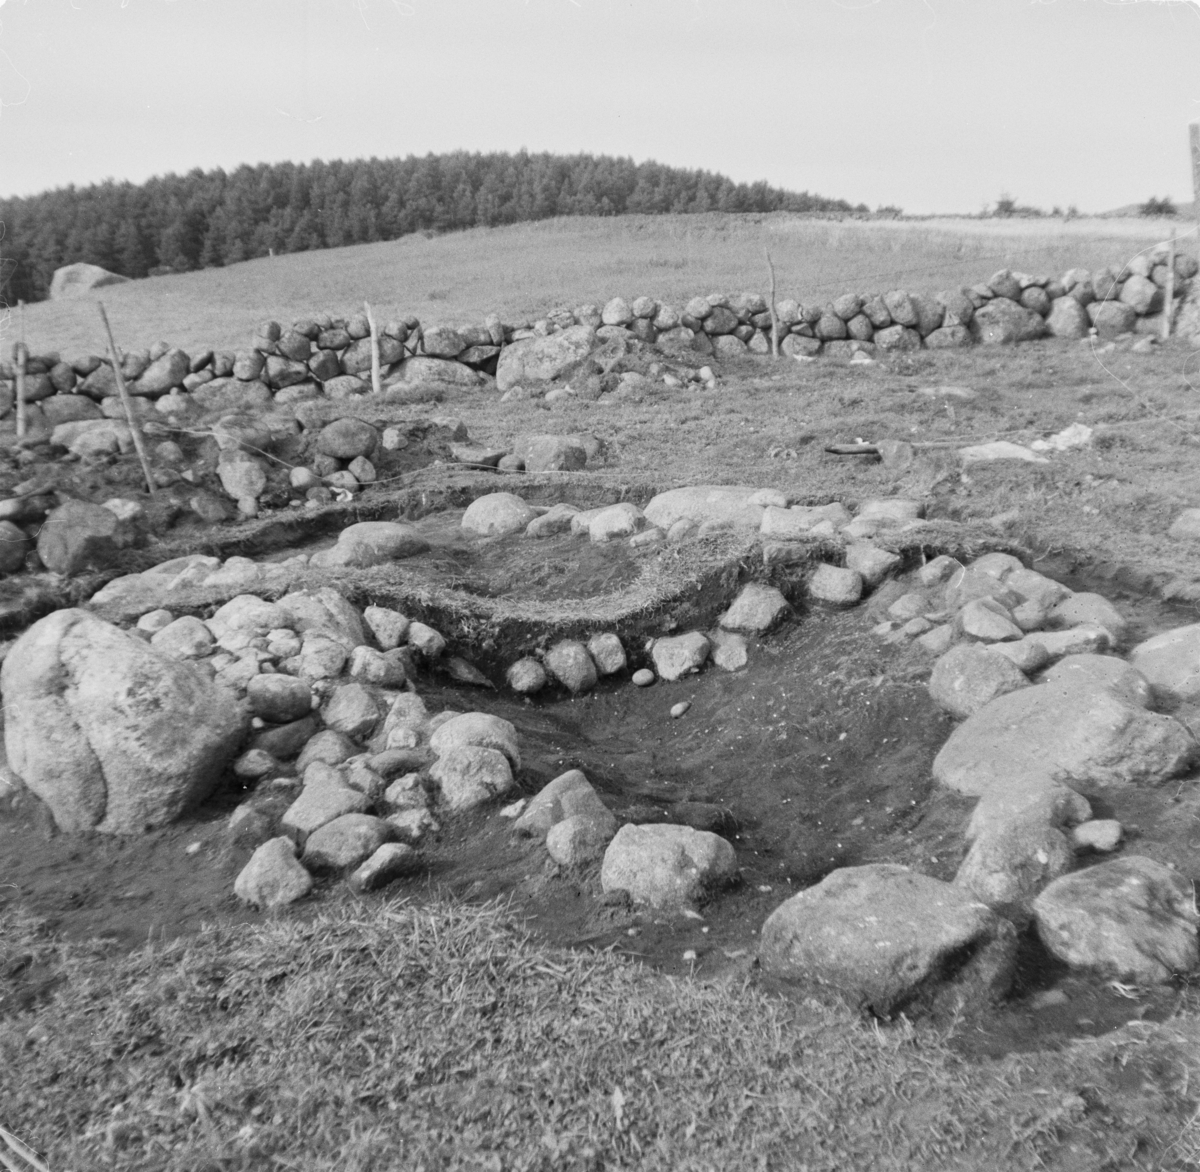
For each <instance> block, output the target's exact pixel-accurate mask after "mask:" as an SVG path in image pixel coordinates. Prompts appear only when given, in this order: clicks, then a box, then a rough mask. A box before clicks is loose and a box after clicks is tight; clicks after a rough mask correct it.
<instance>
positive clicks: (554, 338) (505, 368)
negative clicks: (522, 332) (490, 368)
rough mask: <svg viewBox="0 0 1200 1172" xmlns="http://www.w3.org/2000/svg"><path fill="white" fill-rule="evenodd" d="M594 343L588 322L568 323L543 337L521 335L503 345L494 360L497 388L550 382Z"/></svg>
mask: <svg viewBox="0 0 1200 1172" xmlns="http://www.w3.org/2000/svg"><path fill="white" fill-rule="evenodd" d="M595 344H596V331H595V330H594V329H592V327H591V326H570V327H569V328H567V329H565V330H562V331H561V332H559V333H557V334H550V335H549V336H548V337H544V338H524V339H522V340H521V341H519V342H514V343H513V344H512V345H511V346H505V347H504V349H503V350H501V351H500V358H499V359H498V361H497V363H496V389H497V390H500V391H507V390H511V389H512V388H513V387H515V386H517V385H526V384H535V383H545V382H549V381H550V380H551V379H554V378H557V377H558V376H559V375H560V374H563V373H564V372H565V371H567V370H569V369H570V368H571V367H572V366H574V365H575V364H576V363H579V362H582V361H583V360H584V359H585V358H586V357H587V356H588V355H589V354H590V353H591V352H592V348H593V347H594V346H595Z"/></svg>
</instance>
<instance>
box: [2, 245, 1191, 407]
mask: <svg viewBox="0 0 1200 1172" xmlns="http://www.w3.org/2000/svg"><path fill="white" fill-rule="evenodd" d="M1167 262H1168V250H1167V247H1166V246H1165V245H1162V246H1159V247H1158V248H1156V249H1154V250H1151V251H1149V252H1147V253H1143V254H1140V255H1138V256H1137V257H1135V258H1134V259H1133V260H1132V261H1130V262H1129V263H1128V264H1127V265H1124V266H1111V267H1108V268H1103V269H1100V270H1097V271H1095V272H1090V271H1088V270H1086V269H1070V270H1068V271H1067V272H1065V273H1063V274H1062V275H1061V276H1059V277H1049V276H1045V275H1034V274H1029V273H1018V272H1013V271H1011V270H1009V269H1002V270H1001V271H1000V272H998V273H995V274H994V275H993V276H992V277H991V279H990V280H988V281H986V282H982V283H980V284H977V285H972V286H970V287H966V286H964V287H960V288H954V289H947V290H944V291H942V292H940V293H937V294H935V295H933V296H929V295H925V294H918V293H911V292H908V291H906V290H903V289H893V290H890V291H888V292H883V293H878V292H867V293H844V294H842V295H841V296H839V297H836V298H834V299H833V300H832V301H830V302H827V303H826V304H824V305H818V304H816V303H812V304H802V303H801V302H799V301H797V300H795V299H793V298H784V299H782V300H780V301H778V302H776V305H775V318H776V324H775V328H777V329H778V331H779V337H780V349H781V352H782V353H783V354H785V355H788V356H791V357H794V358H801V359H803V358H810V357H815V356H817V355H819V354H823V355H828V356H830V357H842V358H849V357H853V356H854V355H855V354H856V353H859V352H862V353H864V354H866V355H868V356H869V355H871V354H874V353H875V352H877V351H895V350H900V351H903V350H918V349H928V350H939V349H954V348H958V347H965V346H971V345H975V344H985V345H986V344H997V343H1013V342H1023V341H1029V340H1032V339H1035V338H1041V337H1045V336H1052V337H1059V338H1084V337H1087V336H1089V335H1093V334H1094V335H1095V336H1098V337H1100V338H1102V339H1108V338H1114V337H1117V336H1119V335H1122V334H1128V333H1134V332H1144V333H1157V332H1159V331H1160V330H1161V324H1162V316H1161V315H1162V312H1163V305H1164V301H1165V289H1166V286H1167V283H1168V273H1169V268H1168V263H1167ZM1198 267H1200V266H1198V265H1197V261H1196V259H1195V257H1192V256H1190V255H1188V254H1186V253H1176V254H1175V258H1174V278H1175V279H1174V288H1175V294H1176V300H1175V301H1174V302H1173V306H1172V309H1173V317H1174V319H1175V324H1176V326H1177V328H1178V330H1179V331H1180V332H1182V333H1185V334H1187V335H1188V336H1189V337H1192V336H1195V337H1196V338H1200V307H1198V305H1197V291H1196V290H1195V289H1194V288H1193V286H1194V285H1195V284H1197V282H1195V281H1194V280H1193V279H1194V278H1195V277H1196V274H1197V269H1198ZM772 329H773V323H772V316H771V312H770V309H769V308H768V305H767V301H766V299H765V298H764V297H763V296H762V295H761V294H758V293H741V294H736V295H725V294H717V293H712V294H708V295H707V296H697V297H693V298H691V299H690V300H689V301H687V302H686V304H684V305H682V306H675V305H669V304H666V303H664V302H659V301H656V300H655V299H654V298H651V297H637V298H635V299H633V300H632V301H627V300H626V299H625V298H624V297H614V298H612V300H610V301H609V302H607V303H606V304H605V305H603V306H597V305H582V306H578V307H576V308H574V309H568V308H563V309H556V310H554V311H552V312H551V313H549V314H547V315H546V316H545V317H544V318H541V319H539V320H537V321H535V322H531V323H523V324H518V325H512V324H505V323H504V322H502V321H501V320H500V318H499V317H498V316H497V315H496V314H490V315H489V316H488V317H487V318H486V319H485V320H484V322H483V323H482V324H479V325H467V326H457V327H451V326H442V325H438V326H429V327H424V328H423V327H422V325H421V322H420V321H419V320H418V319H417V318H416V317H408V318H405V319H404V320H402V321H400V320H398V321H391V322H388V323H386V324H385V325H384V326H383V328H382V330H381V331H380V332H379V335H378V345H379V356H380V363H381V368H382V370H381V373H382V377H383V380H384V382H385V383H386V384H387V386H388V387H389V388H395V387H397V386H398V387H400V388H401V390H400V392H398V393H400V394H403V389H404V388H411V387H412V386H413V385H415V384H427V383H437V384H442V385H459V386H473V385H483V384H484V383H485V382H486V381H487V380H488V378H489V377H491V376H494V377H495V380H496V385H497V388H498V389H499V390H500V391H502V392H507V391H510V390H512V389H513V388H514V387H516V386H518V385H521V384H523V383H529V382H533V383H539V382H544V381H546V380H547V379H550V378H553V377H555V375H556V374H557V373H559V372H561V371H562V370H566V369H568V368H569V367H570V365H571V364H572V363H573V362H575V361H578V360H580V359H582V358H583V357H585V356H586V354H587V352H588V350H589V349H590V348H591V346H592V345H594V343H595V340H596V338H599V339H601V340H604V339H609V338H621V339H628V340H635V339H636V340H638V341H641V342H647V343H658V344H660V345H663V346H668V347H670V346H676V347H681V348H685V349H687V350H690V351H695V352H699V353H701V354H703V355H713V356H715V357H717V358H730V357H737V356H741V355H747V354H759V355H766V354H769V353H770V352H771V338H772ZM552 337H554V338H557V340H558V343H557V344H556V345H545V344H543V345H539V346H536V347H535V346H534V345H533V343H534V342H536V341H537V340H539V339H547V338H552ZM371 362H372V343H371V338H370V328H369V325H368V322H367V318H366V316H365V315H361V314H360V315H356V316H353V317H349V318H346V317H334V316H331V315H329V314H318V315H317V316H315V317H313V318H310V319H306V320H302V321H297V322H295V323H293V324H292V325H291V326H290V327H288V328H284V327H282V326H281V325H280V324H279V323H278V322H265V323H263V324H262V325H261V326H260V327H259V328H258V330H257V332H256V333H255V335H254V337H253V338H252V339H251V341H250V345H249V346H248V347H246V348H245V349H243V350H238V351H236V352H234V351H214V350H206V351H203V352H201V353H198V354H191V355H189V354H187V353H185V352H184V351H183V350H181V349H178V348H176V347H172V346H169V345H168V344H167V343H165V342H160V343H158V344H156V345H155V346H153V347H151V348H150V349H149V350H146V351H141V352H135V353H129V354H126V355H125V356H124V358H123V359H122V372H123V374H124V377H125V380H126V382H127V383H128V385H129V389H130V391H131V393H132V394H133V395H134V396H135V397H136V398H140V399H144V400H148V401H153V403H154V405H155V406H156V407H157V408H158V410H159V411H160V412H162V413H163V414H164V415H170V414H173V413H175V412H177V411H179V410H182V409H185V408H186V407H188V406H189V405H191V404H193V403H194V404H195V405H196V406H198V407H200V408H203V409H204V410H206V411H208V410H213V409H220V408H223V407H227V408H228V409H235V408H242V409H244V408H247V407H254V406H261V407H266V406H268V405H269V404H270V403H271V402H276V403H278V404H280V405H286V404H290V403H291V404H294V403H299V402H303V401H305V400H308V399H319V398H331V399H342V398H350V397H354V396H357V395H362V394H365V393H367V392H368V391H370V389H371V382H370V378H371ZM14 379H15V371H14V368H13V366H12V364H11V363H0V419H2V418H4V417H5V416H7V415H9V414H10V413H11V412H12V410H13V402H14V397H15V383H14ZM25 393H26V400H27V402H28V403H30V404H31V409H30V413H29V426H30V428H31V429H34V430H37V429H40V428H48V429H52V428H54V427H55V426H57V425H59V424H62V423H67V422H75V421H79V420H83V419H88V418H93V417H96V413H95V411H94V410H93V409H92V408H91V406H90V405H89V404H98V405H99V406H100V407H101V409H102V410H101V413H102V414H109V413H112V414H113V415H114V417H115V412H114V411H113V407H114V406H115V404H113V405H110V406H109V408H107V409H104V403H105V401H106V400H109V399H112V398H114V397H115V396H116V393H117V387H116V378H115V375H114V373H113V370H112V367H111V364H110V363H109V362H108V361H107V360H106V359H104V358H102V357H99V356H97V355H87V356H85V357H82V358H76V359H72V360H69V361H64V360H63V358H62V356H61V355H60V354H57V353H50V354H43V355H34V356H32V357H31V358H30V359H29V361H28V363H27V378H26V392H25Z"/></svg>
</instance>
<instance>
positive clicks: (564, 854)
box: [546, 810, 617, 867]
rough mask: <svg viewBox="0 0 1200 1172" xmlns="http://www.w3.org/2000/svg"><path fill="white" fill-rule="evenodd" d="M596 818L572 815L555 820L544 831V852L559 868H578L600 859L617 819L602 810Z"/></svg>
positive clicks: (614, 830) (586, 815)
mask: <svg viewBox="0 0 1200 1172" xmlns="http://www.w3.org/2000/svg"><path fill="white" fill-rule="evenodd" d="M604 814H605V816H604V817H600V818H596V817H592V816H590V815H588V814H574V815H572V816H570V817H567V818H564V819H562V821H560V822H556V823H555V824H554V825H553V826H551V827H550V830H549V831H548V832H547V834H546V851H547V853H548V854H549V855H550V857H551V858H552V859H553V860H554V861H555V862H556V863H557V864H558V865H559V866H560V867H578V866H580V865H581V864H583V863H589V862H591V861H592V860H593V859H598V858H600V856H601V855H603V854H604V848H605V847H606V846H608V844H609V842H611V841H612V837H613V835H614V834H616V831H617V820H616V819H615V818H614V817H613V816H612V815H611V814H609V813H608V811H607V810H606V811H604Z"/></svg>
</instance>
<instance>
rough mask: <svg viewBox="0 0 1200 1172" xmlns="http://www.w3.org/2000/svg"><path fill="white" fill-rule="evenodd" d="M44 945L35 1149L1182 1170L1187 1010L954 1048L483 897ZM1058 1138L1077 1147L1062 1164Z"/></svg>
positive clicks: (19, 1042) (32, 1084)
mask: <svg viewBox="0 0 1200 1172" xmlns="http://www.w3.org/2000/svg"><path fill="white" fill-rule="evenodd" d="M0 931H2V932H3V935H2V936H0V938H2V939H4V940H5V941H6V942H7V943H6V950H7V951H9V952H10V953H11V952H12V951H13V950H14V949H18V948H21V947H23V943H22V940H23V939H24V938H27V937H28V935H29V932H30V929H29V924H28V923H19V922H17V921H16V920H15V917H13V916H11V915H10V916H9V917H8V918H7V922H5V923H3V924H2V925H0ZM38 947H40V948H42V949H43V950H44V949H45V942H44V941H43V942H42V943H41V944H39V945H38ZM10 959H11V958H10ZM56 964H57V966H58V972H57V975H58V979H59V981H60V984H59V986H58V990H57V992H55V993H54V994H52V995H51V996H50V998H49V999H48V1000H45V1001H43V1002H42V1003H41V1004H40V1005H39V1006H37V1007H36V1008H34V1009H32V1010H28V1011H26V1012H22V1013H16V1014H13V1015H11V1016H9V1017H8V1018H7V1020H3V1021H0V1104H2V1112H0V1113H2V1115H3V1119H0V1123H3V1124H4V1125H5V1126H6V1127H8V1128H9V1129H10V1130H11V1131H13V1132H15V1133H16V1134H17V1135H19V1136H20V1137H21V1138H22V1139H23V1140H24V1141H25V1142H26V1143H29V1144H31V1145H32V1146H34V1147H36V1148H38V1149H41V1150H43V1151H45V1152H46V1154H47V1159H48V1161H49V1164H50V1166H51V1167H52V1168H56V1169H59V1168H61V1169H70V1168H85V1167H86V1168H102V1167H103V1168H120V1169H149V1168H154V1169H167V1170H183V1169H188V1170H193V1172H195V1170H199V1169H234V1168H263V1167H279V1168H297V1169H299V1168H303V1169H305V1170H307V1172H317V1170H320V1169H334V1168H336V1169H338V1170H339V1172H347V1170H365V1169H390V1168H405V1169H414V1170H415V1169H426V1170H430V1172H432V1170H433V1169H442V1168H494V1169H549V1168H619V1167H631V1168H632V1167H636V1168H663V1169H722V1170H727V1169H743V1168H745V1169H763V1168H767V1169H769V1168H788V1169H806V1170H808V1172H816V1170H818V1169H845V1168H867V1167H870V1168H875V1169H917V1168H920V1169H935V1168H998V1167H1004V1168H1033V1167H1041V1166H1062V1167H1080V1168H1083V1167H1087V1168H1103V1167H1114V1168H1115V1167H1118V1166H1119V1167H1126V1166H1135V1167H1136V1166H1144V1167H1163V1168H1184V1167H1187V1166H1188V1164H1187V1163H1186V1160H1187V1159H1188V1158H1190V1156H1189V1153H1190V1154H1191V1155H1194V1154H1195V1147H1196V1145H1195V1142H1194V1141H1195V1136H1194V1135H1193V1132H1194V1130H1195V1121H1194V1119H1191V1122H1190V1123H1189V1122H1187V1120H1189V1118H1191V1113H1192V1108H1193V1104H1191V1103H1190V1101H1189V1100H1188V1099H1187V1097H1186V1093H1187V1092H1186V1088H1187V1085H1188V1080H1189V1074H1190V1073H1194V1071H1193V1068H1194V1067H1195V1065H1196V1064H1197V1061H1198V1060H1197V1058H1196V1054H1197V1053H1198V1051H1197V1048H1196V1046H1195V1042H1196V1041H1197V1037H1196V1030H1195V1029H1194V1028H1191V1027H1190V1028H1189V1030H1188V1031H1183V1030H1176V1029H1173V1028H1169V1027H1144V1028H1142V1029H1141V1030H1138V1031H1133V1030H1132V1029H1130V1030H1128V1031H1123V1032H1119V1033H1118V1034H1113V1035H1109V1036H1108V1038H1106V1039H1101V1040H1099V1041H1097V1042H1090V1043H1086V1044H1081V1045H1079V1046H1077V1047H1075V1048H1073V1049H1072V1050H1068V1051H1066V1052H1064V1053H1061V1054H1051V1055H1038V1056H1028V1057H1020V1058H1018V1057H1010V1058H1008V1059H1005V1060H1003V1061H1000V1062H995V1063H983V1064H968V1063H967V1062H966V1061H964V1060H962V1059H960V1058H958V1057H957V1056H956V1055H955V1054H954V1052H953V1051H952V1049H951V1048H950V1046H949V1045H948V1044H947V1039H946V1038H945V1037H944V1036H943V1035H940V1034H937V1033H934V1032H932V1031H930V1030H921V1029H917V1028H915V1027H913V1026H911V1025H909V1024H908V1023H905V1022H902V1023H901V1024H899V1025H896V1026H889V1027H880V1026H878V1025H876V1026H872V1025H869V1024H865V1023H862V1022H860V1021H857V1020H854V1019H853V1018H852V1017H851V1016H850V1015H849V1014H848V1013H846V1012H844V1011H840V1010H836V1009H831V1008H828V1007H823V1006H821V1005H819V1004H817V1003H816V1002H813V1001H805V1002H803V1003H794V1002H791V1001H788V1000H784V999H782V998H779V997H776V996H772V995H769V994H767V993H765V992H763V991H761V990H759V989H757V988H755V987H753V985H750V984H745V985H743V984H741V983H734V984H723V985H706V984H703V983H700V982H698V981H695V980H669V979H663V978H660V977H655V976H654V975H652V974H650V973H648V972H646V971H645V970H643V969H641V968H640V967H639V966H637V965H635V964H633V963H631V962H629V961H628V960H625V959H622V958H620V957H617V956H615V955H613V954H611V953H591V954H585V953H580V952H573V953H563V952H557V951H553V950H551V949H549V948H547V947H545V946H542V945H540V944H538V943H537V942H535V941H534V940H532V939H531V938H530V937H529V936H528V935H527V934H526V933H525V932H524V931H523V930H521V929H520V928H518V927H517V926H516V925H515V924H514V923H513V921H512V920H511V919H510V918H509V917H508V916H507V915H506V913H505V911H504V909H503V908H501V907H499V906H497V905H495V904H491V905H487V906H484V907H468V906H463V905H458V904H450V903H435V904H433V905H430V906H425V907H422V908H417V907H415V906H412V905H409V904H406V903H401V902H394V903H379V904H374V905H355V904H353V903H345V904H342V905H340V906H337V907H334V908H333V909H331V910H327V911H323V912H322V913H321V914H320V915H318V916H317V917H315V918H313V919H310V920H306V921H301V920H299V919H278V920H275V921H272V922H268V923H265V924H262V925H243V926H240V927H233V928H228V927H224V928H221V927H218V928H209V929H207V930H205V931H204V932H203V933H202V934H200V935H199V936H197V937H193V938H191V939H183V940H178V941H175V942H174V943H171V944H168V945H165V946H160V947H147V948H146V949H143V950H142V951H140V952H137V953H135V954H133V955H130V956H127V957H123V958H120V959H117V960H115V961H114V960H113V959H112V958H109V959H108V960H106V961H101V960H100V959H98V957H97V955H96V953H95V952H94V951H89V950H87V949H85V948H80V947H67V946H63V947H62V948H61V949H60V952H59V955H58V958H57V961H56ZM1131 1035H1134V1036H1131ZM1143 1070H1144V1071H1145V1074H1146V1077H1145V1078H1142V1077H1141V1074H1140V1073H1139V1072H1141V1071H1143ZM1112 1072H1117V1073H1119V1074H1120V1076H1121V1077H1120V1080H1119V1081H1120V1086H1121V1093H1120V1094H1119V1095H1117V1094H1115V1093H1113V1088H1114V1086H1115V1085H1116V1081H1115V1080H1114V1076H1113V1073H1112ZM1151 1072H1152V1077H1151ZM1135 1075H1136V1077H1134V1076H1135ZM1072 1152H1073V1153H1076V1154H1077V1155H1076V1156H1074V1157H1072V1158H1073V1159H1076V1160H1077V1161H1078V1160H1084V1161H1088V1162H1076V1163H1073V1164H1072V1163H1070V1162H1069V1161H1068V1162H1066V1163H1060V1162H1059V1157H1062V1156H1064V1155H1065V1154H1069V1153H1072ZM1139 1153H1140V1155H1139ZM1118 1157H1119V1159H1118ZM1143 1157H1144V1158H1143ZM1126 1159H1128V1160H1129V1162H1128V1163H1125V1162H1120V1161H1121V1160H1126Z"/></svg>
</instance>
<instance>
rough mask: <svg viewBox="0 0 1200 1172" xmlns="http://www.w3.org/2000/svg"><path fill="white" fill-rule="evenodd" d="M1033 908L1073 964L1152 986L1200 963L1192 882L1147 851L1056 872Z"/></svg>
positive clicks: (1057, 950) (1055, 948)
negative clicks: (1071, 871) (1059, 875)
mask: <svg viewBox="0 0 1200 1172" xmlns="http://www.w3.org/2000/svg"><path fill="white" fill-rule="evenodd" d="M1033 911H1034V916H1035V918H1036V920H1037V930H1038V935H1039V936H1040V937H1041V940H1042V943H1043V944H1045V946H1046V947H1047V948H1048V949H1049V950H1050V951H1051V952H1052V953H1053V954H1054V955H1055V956H1057V957H1058V958H1059V960H1062V961H1065V962H1066V963H1067V964H1069V965H1070V966H1071V967H1072V968H1082V969H1091V970H1094V971H1098V972H1100V973H1102V974H1103V975H1104V976H1107V977H1115V978H1116V979H1118V980H1126V981H1137V982H1140V983H1142V984H1148V985H1150V984H1161V983H1163V982H1165V981H1169V980H1170V979H1171V978H1172V977H1174V976H1175V975H1177V974H1180V973H1189V972H1192V971H1193V970H1195V968H1196V966H1197V964H1200V954H1198V952H1197V938H1196V928H1197V924H1200V914H1197V912H1196V902H1195V895H1194V893H1193V891H1192V884H1191V882H1190V881H1189V880H1188V879H1185V878H1184V877H1183V876H1182V875H1180V874H1178V872H1176V871H1172V870H1171V869H1170V868H1169V867H1164V866H1163V865H1162V863H1156V862H1154V861H1153V860H1152V859H1147V858H1144V857H1143V856H1141V855H1126V856H1125V857H1124V858H1120V859H1114V860H1113V861H1112V862H1109V863H1099V864H1097V865H1096V866H1094V867H1088V868H1087V869H1086V870H1083V871H1077V872H1076V873H1075V874H1073V875H1064V876H1063V877H1062V878H1061V879H1056V880H1055V881H1054V882H1053V883H1051V884H1050V885H1049V886H1048V887H1047V888H1046V889H1045V891H1043V892H1042V893H1041V895H1039V896H1038V897H1037V899H1036V900H1034V903H1033Z"/></svg>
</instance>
